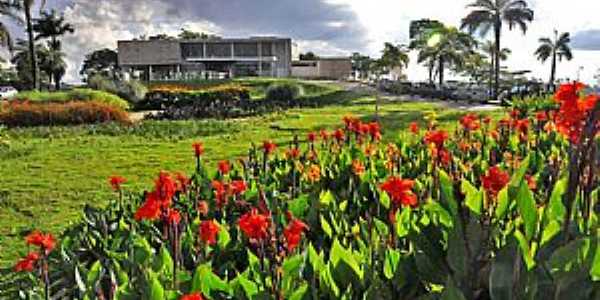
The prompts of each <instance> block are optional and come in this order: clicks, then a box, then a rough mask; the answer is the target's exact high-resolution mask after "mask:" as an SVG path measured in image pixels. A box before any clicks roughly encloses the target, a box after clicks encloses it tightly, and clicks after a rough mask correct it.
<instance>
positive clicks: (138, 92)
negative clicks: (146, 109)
mask: <svg viewBox="0 0 600 300" xmlns="http://www.w3.org/2000/svg"><path fill="white" fill-rule="evenodd" d="M88 86H89V87H90V88H93V89H96V90H101V91H105V92H109V93H113V94H115V95H118V96H119V97H121V98H123V99H125V100H127V101H129V102H130V103H138V102H140V101H142V100H144V98H145V97H146V93H148V89H147V88H146V86H145V85H143V84H142V83H141V82H139V81H137V80H129V81H117V80H112V79H110V78H107V77H104V76H102V75H94V76H92V77H90V78H89V79H88Z"/></svg>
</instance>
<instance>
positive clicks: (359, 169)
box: [352, 159, 365, 176]
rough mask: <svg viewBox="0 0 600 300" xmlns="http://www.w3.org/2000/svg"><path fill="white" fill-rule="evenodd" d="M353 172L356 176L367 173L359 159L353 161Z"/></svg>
mask: <svg viewBox="0 0 600 300" xmlns="http://www.w3.org/2000/svg"><path fill="white" fill-rule="evenodd" d="M352 172H353V173H354V174H355V175H356V176H361V175H362V174H363V173H364V172H365V165H364V164H363V163H362V162H361V161H360V160H358V159H355V160H354V161H352Z"/></svg>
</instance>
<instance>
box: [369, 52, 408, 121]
mask: <svg viewBox="0 0 600 300" xmlns="http://www.w3.org/2000/svg"><path fill="white" fill-rule="evenodd" d="M409 61H410V58H409V57H408V49H407V48H406V47H405V46H404V45H394V44H392V43H385V44H384V46H383V51H382V54H381V58H380V59H377V60H373V61H372V62H371V65H370V69H371V72H372V73H374V74H375V76H376V81H377V85H378V86H377V88H376V94H375V117H376V118H377V120H379V81H380V78H381V75H383V74H385V73H388V72H390V71H391V70H393V69H394V68H405V67H407V66H408V63H409Z"/></svg>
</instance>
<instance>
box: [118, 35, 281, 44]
mask: <svg viewBox="0 0 600 300" xmlns="http://www.w3.org/2000/svg"><path fill="white" fill-rule="evenodd" d="M291 40H292V39H291V38H286V37H274V36H251V37H248V38H209V39H193V40H184V39H165V40H119V41H118V43H136V42H137V43H149V42H171V43H172V42H178V43H207V42H208V43H235V42H239V43H242V42H273V41H291Z"/></svg>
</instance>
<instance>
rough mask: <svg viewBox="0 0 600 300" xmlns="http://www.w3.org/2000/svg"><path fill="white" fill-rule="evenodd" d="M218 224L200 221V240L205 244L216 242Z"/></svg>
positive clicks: (211, 221) (210, 221)
mask: <svg viewBox="0 0 600 300" xmlns="http://www.w3.org/2000/svg"><path fill="white" fill-rule="evenodd" d="M218 233H219V225H218V224H217V223H216V222H215V221H213V220H209V221H202V223H200V240H201V241H202V242H203V243H205V244H207V245H214V244H215V243H216V242H217V234H218Z"/></svg>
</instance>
